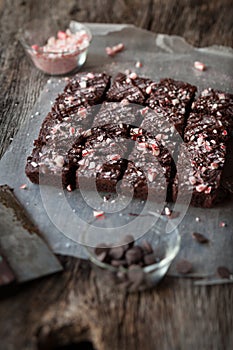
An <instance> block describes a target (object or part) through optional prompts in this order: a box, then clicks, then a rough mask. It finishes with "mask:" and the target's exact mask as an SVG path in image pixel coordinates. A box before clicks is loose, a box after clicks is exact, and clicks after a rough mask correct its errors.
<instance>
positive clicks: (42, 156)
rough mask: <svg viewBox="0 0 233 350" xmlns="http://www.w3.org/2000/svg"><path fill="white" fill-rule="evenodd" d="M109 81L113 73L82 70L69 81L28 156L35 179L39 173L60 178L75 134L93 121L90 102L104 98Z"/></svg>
mask: <svg viewBox="0 0 233 350" xmlns="http://www.w3.org/2000/svg"><path fill="white" fill-rule="evenodd" d="M109 83H110V77H109V76H107V75H106V74H104V73H103V74H102V73H101V74H93V73H87V74H84V73H81V74H78V75H76V76H75V77H74V78H73V79H72V80H71V81H70V82H69V83H68V85H67V86H66V87H65V89H64V92H63V93H62V94H61V95H59V96H58V98H57V99H56V101H55V103H54V105H53V107H52V110H51V112H50V113H49V114H48V115H47V117H46V118H45V120H44V122H43V124H42V127H41V130H40V133H39V136H38V139H37V140H35V141H34V146H35V147H34V149H33V151H32V154H31V156H29V157H28V159H27V164H26V169H25V171H26V175H27V176H28V177H29V179H30V180H31V181H32V182H34V183H39V181H40V180H39V175H40V174H41V175H43V178H44V180H45V182H46V181H48V183H50V184H57V181H59V182H61V178H60V176H61V170H62V167H63V165H64V160H65V156H66V154H67V152H68V150H69V149H70V147H71V146H72V144H73V142H74V140H75V138H77V137H78V136H79V135H80V133H81V131H82V130H83V129H84V130H85V129H86V127H87V126H88V125H90V124H89V123H91V122H92V120H93V113H95V108H94V111H93V110H92V109H91V108H90V105H94V104H96V103H101V102H102V100H103V99H104V96H105V92H106V90H107V89H108V86H109ZM84 84H85V86H84ZM54 175H55V176H54Z"/></svg>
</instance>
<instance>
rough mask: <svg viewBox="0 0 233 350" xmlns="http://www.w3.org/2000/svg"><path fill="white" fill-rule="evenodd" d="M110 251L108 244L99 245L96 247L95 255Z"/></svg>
mask: <svg viewBox="0 0 233 350" xmlns="http://www.w3.org/2000/svg"><path fill="white" fill-rule="evenodd" d="M108 250H109V247H108V246H107V244H106V243H99V244H98V245H97V246H96V247H95V250H94V252H95V254H96V255H100V254H101V253H103V252H107V251H108Z"/></svg>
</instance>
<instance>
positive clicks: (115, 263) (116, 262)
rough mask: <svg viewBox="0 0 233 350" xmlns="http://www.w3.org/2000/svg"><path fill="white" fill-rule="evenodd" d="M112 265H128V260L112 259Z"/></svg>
mask: <svg viewBox="0 0 233 350" xmlns="http://www.w3.org/2000/svg"><path fill="white" fill-rule="evenodd" d="M111 265H112V266H114V267H120V266H127V261H126V260H125V259H121V260H111Z"/></svg>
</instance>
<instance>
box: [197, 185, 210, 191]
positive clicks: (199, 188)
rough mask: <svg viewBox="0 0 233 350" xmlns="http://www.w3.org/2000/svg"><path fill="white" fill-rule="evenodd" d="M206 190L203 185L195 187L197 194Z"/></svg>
mask: <svg viewBox="0 0 233 350" xmlns="http://www.w3.org/2000/svg"><path fill="white" fill-rule="evenodd" d="M206 188H207V185H204V184H200V185H197V186H196V190H197V192H203V191H205V190H206Z"/></svg>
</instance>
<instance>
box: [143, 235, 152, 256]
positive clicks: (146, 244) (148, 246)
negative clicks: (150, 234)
mask: <svg viewBox="0 0 233 350" xmlns="http://www.w3.org/2000/svg"><path fill="white" fill-rule="evenodd" d="M142 248H143V249H144V250H145V252H146V253H147V254H150V253H153V248H152V245H151V244H150V243H149V242H148V241H146V240H145V239H144V240H143V241H142Z"/></svg>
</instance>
